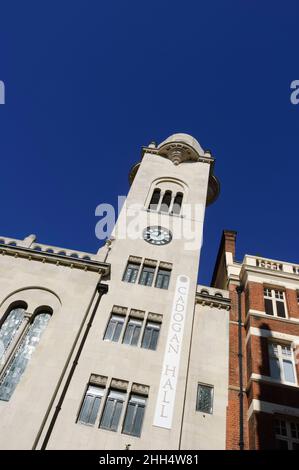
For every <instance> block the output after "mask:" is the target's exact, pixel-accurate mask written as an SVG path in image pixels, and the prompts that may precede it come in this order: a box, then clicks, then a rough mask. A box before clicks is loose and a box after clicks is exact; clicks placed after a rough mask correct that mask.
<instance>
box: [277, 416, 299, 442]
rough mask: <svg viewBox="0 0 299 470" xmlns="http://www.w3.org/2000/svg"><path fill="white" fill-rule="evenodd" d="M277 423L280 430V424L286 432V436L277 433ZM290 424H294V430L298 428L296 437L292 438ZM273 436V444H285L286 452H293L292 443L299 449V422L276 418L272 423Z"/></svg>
mask: <svg viewBox="0 0 299 470" xmlns="http://www.w3.org/2000/svg"><path fill="white" fill-rule="evenodd" d="M278 423H279V427H280V429H281V424H282V423H283V425H284V427H285V430H286V434H280V433H279V432H277V427H278ZM292 424H295V426H296V428H298V429H297V432H298V437H293V436H292ZM274 435H275V443H277V441H285V442H287V446H288V450H293V444H294V443H296V444H298V447H299V422H298V421H297V420H292V421H291V420H289V419H285V418H282V417H279V416H278V417H276V418H275V421H274Z"/></svg>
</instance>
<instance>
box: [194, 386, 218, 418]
mask: <svg viewBox="0 0 299 470" xmlns="http://www.w3.org/2000/svg"><path fill="white" fill-rule="evenodd" d="M213 391H214V387H213V386H212V385H203V384H198V387H197V401H196V410H197V411H201V412H202V413H209V414H212V413H213Z"/></svg>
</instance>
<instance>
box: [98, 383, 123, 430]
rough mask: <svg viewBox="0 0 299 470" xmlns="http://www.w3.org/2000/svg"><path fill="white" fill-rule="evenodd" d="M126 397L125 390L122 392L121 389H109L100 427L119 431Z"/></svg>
mask: <svg viewBox="0 0 299 470" xmlns="http://www.w3.org/2000/svg"><path fill="white" fill-rule="evenodd" d="M125 397H126V393H125V392H121V391H119V390H110V391H109V394H108V397H107V399H106V403H105V408H104V412H103V415H102V419H101V424H100V428H102V429H108V430H109V431H117V428H118V424H119V420H120V415H121V412H122V407H123V404H124V401H125Z"/></svg>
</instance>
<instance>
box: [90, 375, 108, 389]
mask: <svg viewBox="0 0 299 470" xmlns="http://www.w3.org/2000/svg"><path fill="white" fill-rule="evenodd" d="M107 380H108V377H105V376H104V375H96V374H91V376H90V380H89V382H90V383H91V384H92V385H98V386H100V387H106V384H107Z"/></svg>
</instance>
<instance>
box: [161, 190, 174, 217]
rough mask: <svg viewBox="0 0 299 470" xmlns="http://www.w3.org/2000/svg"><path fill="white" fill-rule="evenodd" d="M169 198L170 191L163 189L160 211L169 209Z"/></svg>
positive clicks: (170, 195)
mask: <svg viewBox="0 0 299 470" xmlns="http://www.w3.org/2000/svg"><path fill="white" fill-rule="evenodd" d="M171 198H172V194H171V191H165V193H164V196H163V199H162V204H161V211H162V212H168V211H169V207H170V204H171Z"/></svg>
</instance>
